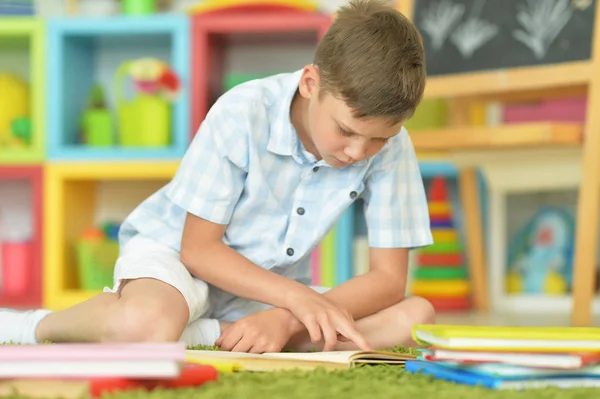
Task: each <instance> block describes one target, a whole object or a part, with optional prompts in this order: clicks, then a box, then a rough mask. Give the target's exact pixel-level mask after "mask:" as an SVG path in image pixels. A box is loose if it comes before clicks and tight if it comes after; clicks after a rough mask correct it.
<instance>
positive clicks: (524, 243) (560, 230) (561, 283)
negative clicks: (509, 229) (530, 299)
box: [507, 208, 574, 295]
mask: <svg viewBox="0 0 600 399" xmlns="http://www.w3.org/2000/svg"><path fill="white" fill-rule="evenodd" d="M573 235H574V220H573V218H572V216H571V215H569V214H568V213H567V212H565V211H564V210H562V209H557V208H544V209H542V210H541V211H540V212H539V213H538V214H537V215H536V216H535V217H534V218H533V219H532V221H531V222H530V223H528V225H527V226H525V228H524V229H523V230H522V231H521V233H520V234H518V235H517V236H516V237H515V240H514V241H513V243H512V245H511V249H510V251H509V265H510V268H511V270H510V272H509V276H508V287H507V288H508V291H509V292H511V293H526V294H542V293H544V294H547V295H562V294H566V293H567V292H568V291H569V290H570V285H571V269H572V253H573Z"/></svg>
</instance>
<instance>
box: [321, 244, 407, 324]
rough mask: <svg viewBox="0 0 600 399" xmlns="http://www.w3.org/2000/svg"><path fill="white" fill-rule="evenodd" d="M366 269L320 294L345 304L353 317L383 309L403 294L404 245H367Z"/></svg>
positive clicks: (363, 315) (358, 317)
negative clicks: (394, 246) (376, 246)
mask: <svg viewBox="0 0 600 399" xmlns="http://www.w3.org/2000/svg"><path fill="white" fill-rule="evenodd" d="M369 258H370V262H369V263H370V264H369V271H368V272H367V273H364V274H362V275H360V276H356V277H354V278H352V279H350V280H348V281H346V282H344V283H342V284H340V285H338V286H336V287H334V288H332V289H331V290H329V291H327V292H326V293H324V294H323V295H325V296H326V297H328V298H330V299H331V300H333V301H334V302H337V303H339V304H340V305H342V306H343V307H345V308H346V309H347V310H348V311H349V312H350V314H352V316H353V317H354V319H355V320H358V319H361V318H363V317H365V316H369V315H372V314H373V313H376V312H378V311H381V310H383V309H386V308H388V307H390V306H392V305H394V304H396V303H398V302H400V301H401V300H402V299H403V298H404V292H405V288H406V275H407V270H408V249H406V248H371V249H370V250H369Z"/></svg>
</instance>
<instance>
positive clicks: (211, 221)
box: [0, 0, 434, 353]
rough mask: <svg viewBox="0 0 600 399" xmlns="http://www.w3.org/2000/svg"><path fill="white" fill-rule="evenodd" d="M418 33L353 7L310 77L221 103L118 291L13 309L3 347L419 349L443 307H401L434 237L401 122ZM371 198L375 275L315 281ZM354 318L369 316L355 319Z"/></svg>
mask: <svg viewBox="0 0 600 399" xmlns="http://www.w3.org/2000/svg"><path fill="white" fill-rule="evenodd" d="M424 85H425V61H424V52H423V47H422V42H421V40H420V36H419V34H418V32H417V31H416V29H415V28H414V27H413V25H412V24H411V23H410V22H409V21H408V20H407V19H406V18H404V17H403V16H402V15H400V14H399V13H398V12H397V11H396V10H394V9H393V8H391V7H388V6H386V5H385V4H383V3H381V2H378V1H364V0H356V1H353V2H351V3H350V4H349V5H348V6H345V7H342V8H340V10H339V13H338V14H337V16H336V20H335V22H334V24H333V25H332V27H331V29H330V30H329V32H328V33H327V35H326V36H325V37H324V39H323V40H322V42H321V43H320V45H319V47H318V50H317V52H316V54H315V58H314V63H313V64H311V65H307V66H305V67H304V68H303V69H302V70H301V71H297V72H295V73H290V74H280V75H276V76H273V77H270V78H267V79H262V80H256V81H253V82H248V83H245V84H242V85H240V86H238V87H236V88H234V89H233V90H231V91H229V92H228V93H226V94H224V95H223V96H222V97H221V98H220V99H219V100H218V101H217V102H216V104H215V105H214V106H213V107H212V108H211V110H210V112H209V113H208V115H207V117H206V119H205V120H204V121H203V123H202V126H201V127H200V129H199V131H198V133H197V135H196V136H195V138H194V140H193V142H192V144H191V145H190V148H189V149H188V151H187V153H186V154H185V156H184V158H183V160H182V162H181V165H180V168H179V170H178V172H177V174H176V176H175V177H174V179H173V180H172V181H171V182H170V183H169V184H168V185H166V186H165V187H164V188H162V189H161V190H159V191H158V192H156V193H155V194H153V195H152V196H150V197H149V198H148V199H147V200H145V201H144V202H143V203H142V204H141V205H140V206H139V207H138V208H137V209H135V210H134V211H133V212H132V213H131V215H130V216H129V217H128V218H127V219H126V220H125V221H124V223H123V224H122V226H121V230H120V245H121V253H120V257H119V259H118V261H117V263H116V265H115V284H114V287H113V288H112V289H108V288H107V289H105V292H104V293H102V294H100V295H98V296H95V297H93V298H91V299H89V300H87V301H86V302H83V303H81V304H78V305H75V306H73V307H72V308H69V309H65V310H62V311H58V312H50V311H48V310H44V309H40V310H36V311H29V312H14V311H8V310H5V311H2V312H0V341H15V342H24V343H35V342H42V341H52V342H81V341H93V342H107V341H128V342H129V341H175V340H183V341H185V342H186V343H187V344H188V345H198V344H204V345H213V344H216V345H219V346H221V348H222V349H225V350H233V351H244V352H258V353H260V352H266V351H280V350H282V349H284V348H288V349H295V350H304V349H309V348H313V349H318V350H333V349H335V350H338V349H340V350H343V349H351V348H360V349H370V348H373V347H376V348H382V347H391V346H393V345H406V344H410V343H411V342H412V341H411V339H410V330H411V326H412V325H413V324H414V323H432V322H433V318H434V315H433V310H432V307H431V305H430V304H429V303H428V302H427V301H425V300H423V299H420V298H404V292H405V285H406V273H407V263H408V250H409V248H414V247H419V246H423V245H428V244H430V243H431V242H432V237H431V232H430V230H429V217H428V211H427V205H426V199H425V194H424V189H423V185H422V180H421V176H420V172H419V167H418V163H417V160H416V158H415V154H414V150H413V147H412V144H411V142H410V139H409V137H408V135H407V132H406V130H405V129H403V127H402V125H403V123H404V121H406V119H408V118H409V117H410V116H411V115H412V114H413V112H414V111H415V108H416V107H417V105H418V103H419V102H420V100H421V98H422V95H423V90H424ZM359 197H361V198H363V200H364V203H365V216H366V222H367V225H368V229H369V243H370V247H371V249H370V259H371V261H370V271H369V272H368V273H366V274H364V275H362V276H359V277H355V278H353V279H351V280H350V281H348V282H346V283H344V284H341V285H340V286H338V287H335V288H332V289H330V290H323V289H319V288H317V287H315V288H311V287H309V282H310V265H309V262H310V253H311V251H312V250H313V249H314V248H315V247H316V246H317V245H318V244H319V242H320V240H321V239H322V238H323V237H324V235H325V234H326V233H327V231H328V230H329V229H330V228H331V227H332V226H333V225H334V224H335V222H336V221H337V219H338V218H339V217H340V216H341V215H342V214H343V213H344V212H345V211H346V210H347V209H348V207H349V206H350V205H351V204H352V203H353V202H354V201H355V200H356V199H357V198H359ZM355 320H357V321H356V322H355Z"/></svg>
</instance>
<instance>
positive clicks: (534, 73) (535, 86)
mask: <svg viewBox="0 0 600 399" xmlns="http://www.w3.org/2000/svg"><path fill="white" fill-rule="evenodd" d="M592 75H593V69H592V63H591V61H577V62H565V63H560V64H552V65H544V66H539V67H521V68H509V69H499V70H493V71H482V72H472V73H468V74H453V75H446V76H431V77H429V78H428V79H427V85H426V87H425V98H456V97H469V96H471V97H487V96H493V95H503V94H510V93H515V92H521V91H536V90H541V91H545V90H551V89H556V88H572V87H580V86H586V85H587V84H588V83H589V82H590V80H591V78H592Z"/></svg>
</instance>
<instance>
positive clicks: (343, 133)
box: [340, 129, 352, 137]
mask: <svg viewBox="0 0 600 399" xmlns="http://www.w3.org/2000/svg"><path fill="white" fill-rule="evenodd" d="M340 133H342V136H345V137H350V136H352V133H350V132H347V131H345V130H344V129H340Z"/></svg>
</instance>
